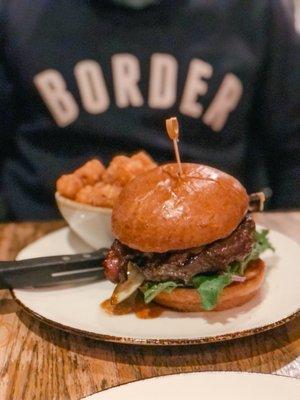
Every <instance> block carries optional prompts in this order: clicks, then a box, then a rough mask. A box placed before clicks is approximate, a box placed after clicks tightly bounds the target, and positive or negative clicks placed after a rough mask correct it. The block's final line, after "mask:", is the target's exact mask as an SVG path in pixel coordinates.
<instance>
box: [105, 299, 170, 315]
mask: <svg viewBox="0 0 300 400" xmlns="http://www.w3.org/2000/svg"><path fill="white" fill-rule="evenodd" d="M101 308H102V309H103V310H104V311H105V312H106V313H107V314H110V315H126V314H133V313H134V314H135V315H136V316H137V317H138V318H140V319H152V318H157V317H159V316H160V315H161V314H162V313H163V311H164V310H165V309H164V307H161V306H159V305H157V304H155V303H150V304H145V302H144V299H143V295H142V294H141V293H134V294H133V295H131V296H130V297H129V298H128V299H126V300H124V301H122V303H119V304H116V305H112V304H111V301H110V299H107V300H104V301H103V302H102V303H101Z"/></svg>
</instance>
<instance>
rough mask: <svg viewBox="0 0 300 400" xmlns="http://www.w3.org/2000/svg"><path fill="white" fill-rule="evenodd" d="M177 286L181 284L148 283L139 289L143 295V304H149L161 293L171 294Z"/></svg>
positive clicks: (171, 282)
mask: <svg viewBox="0 0 300 400" xmlns="http://www.w3.org/2000/svg"><path fill="white" fill-rule="evenodd" d="M177 286H182V285H181V284H177V283H176V282H173V281H166V282H160V283H155V282H148V283H146V284H145V285H144V286H143V287H142V288H141V289H142V291H143V293H144V300H145V303H146V304H148V303H150V302H151V301H152V300H153V299H154V297H156V296H157V295H158V294H159V293H161V292H167V293H171V292H172V290H174V289H175V288H176V287H177Z"/></svg>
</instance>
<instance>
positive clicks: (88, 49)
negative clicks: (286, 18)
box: [5, 0, 265, 217]
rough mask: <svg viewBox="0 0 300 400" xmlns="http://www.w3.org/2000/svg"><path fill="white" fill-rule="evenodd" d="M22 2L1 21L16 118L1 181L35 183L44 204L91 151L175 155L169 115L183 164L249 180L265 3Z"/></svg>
mask: <svg viewBox="0 0 300 400" xmlns="http://www.w3.org/2000/svg"><path fill="white" fill-rule="evenodd" d="M18 3H20V2H19V1H11V2H10V6H9V7H8V10H9V17H8V22H7V25H6V49H5V54H6V57H7V63H8V67H9V69H10V71H13V73H12V74H11V75H12V80H13V83H14V85H15V88H16V90H15V98H16V101H17V107H18V114H19V121H18V127H17V136H16V146H17V153H16V154H17V160H13V161H9V162H8V166H7V174H8V175H7V176H8V177H10V180H11V182H14V181H15V182H17V181H18V182H21V181H22V182H23V183H22V185H23V187H25V186H26V187H31V194H30V196H31V197H32V201H34V199H35V198H36V197H39V198H40V201H41V203H42V202H47V201H49V199H50V197H51V196H52V195H53V191H54V182H55V179H56V178H57V177H58V176H59V175H60V174H61V173H62V172H66V171H69V170H71V169H72V168H74V167H76V166H77V165H78V164H79V163H81V162H82V161H84V160H86V159H87V158H91V157H95V156H96V157H99V158H102V159H103V160H104V161H105V162H108V161H109V160H110V158H111V157H112V156H113V155H114V154H116V153H132V152H134V151H136V150H139V149H145V150H147V151H148V152H149V153H150V154H151V155H152V157H153V158H154V159H156V160H157V161H167V160H171V159H172V158H173V156H172V148H171V145H170V143H169V141H168V139H167V136H166V134H165V127H164V120H165V118H167V117H169V116H177V117H178V119H179V122H180V130H181V138H180V149H181V155H182V159H183V160H184V161H187V162H188V161H195V162H201V163H204V164H209V165H213V166H217V167H220V168H222V169H224V170H226V171H228V172H230V173H232V174H234V175H235V176H237V177H238V178H240V179H242V180H243V179H244V178H245V173H246V172H245V169H246V164H245V159H246V153H247V146H248V144H249V141H250V140H251V138H250V137H249V135H250V134H251V127H250V123H249V116H250V115H251V107H252V101H253V95H254V85H255V84H256V80H257V75H258V71H259V68H260V67H261V63H262V57H263V50H264V45H265V37H264V34H265V32H264V29H265V26H264V23H263V13H264V6H263V5H262V4H261V3H260V2H253V3H257V4H253V5H249V2H247V1H233V0H227V1H209V2H208V1H204V0H203V1H201V0H199V1H190V2H188V1H178V2H174V1H173V2H172V1H163V2H162V3H161V4H160V5H159V6H155V7H150V8H149V9H146V10H142V11H132V10H126V9H123V8H117V7H114V6H111V5H110V4H109V2H101V1H94V2H93V1H79V0H78V1H72V0H57V1H45V0H44V1H42V0H40V1H38V0H30V2H29V1H28V2H25V3H27V5H26V4H23V5H21V6H20V5H19V4H18ZM7 180H9V179H8V178H7ZM12 184H13V183H12ZM8 185H9V183H8ZM45 217H46V215H45Z"/></svg>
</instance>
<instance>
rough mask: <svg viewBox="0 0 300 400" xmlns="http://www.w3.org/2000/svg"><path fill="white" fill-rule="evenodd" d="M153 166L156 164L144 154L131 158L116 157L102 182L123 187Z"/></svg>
mask: <svg viewBox="0 0 300 400" xmlns="http://www.w3.org/2000/svg"><path fill="white" fill-rule="evenodd" d="M155 166H156V164H155V163H154V162H153V161H152V160H151V158H150V157H148V156H147V155H146V153H144V152H140V153H137V154H135V155H134V156H132V157H131V158H129V157H126V156H116V157H114V158H113V159H112V161H111V162H110V164H109V166H108V168H107V169H106V171H105V172H104V174H103V177H102V178H103V181H104V182H107V183H115V184H117V185H119V186H124V185H126V183H128V182H130V181H131V180H132V179H133V178H135V177H136V176H137V175H140V174H141V173H143V172H145V171H148V170H149V169H152V168H154V167H155Z"/></svg>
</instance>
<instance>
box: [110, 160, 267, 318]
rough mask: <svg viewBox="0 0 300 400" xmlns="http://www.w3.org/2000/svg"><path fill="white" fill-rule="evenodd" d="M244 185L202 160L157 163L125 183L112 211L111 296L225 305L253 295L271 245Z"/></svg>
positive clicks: (186, 305)
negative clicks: (254, 215)
mask: <svg viewBox="0 0 300 400" xmlns="http://www.w3.org/2000/svg"><path fill="white" fill-rule="evenodd" d="M249 199H250V197H249V196H248V194H247V192H246V190H245V188H244V187H243V186H242V184H241V183H240V182H239V181H238V180H237V179H235V178H234V177H232V176H230V175H228V174H227V173H224V172H222V171H220V170H218V169H215V168H211V167H209V166H205V165H200V164H191V163H184V164H182V174H181V175H179V174H178V166H177V164H166V165H163V166H159V167H157V168H154V169H152V170H150V171H148V172H146V173H144V174H142V175H140V176H138V177H136V178H135V179H134V180H132V181H131V182H130V183H128V184H127V185H126V186H125V187H124V189H123V190H122V192H121V194H120V196H119V198H118V200H117V202H116V204H115V206H114V209H113V213H112V230H113V233H114V235H115V238H116V239H115V241H114V242H113V244H112V247H111V249H110V251H109V252H108V254H107V257H106V259H105V261H104V269H105V274H106V277H107V279H109V280H110V281H112V282H114V283H116V284H117V286H116V288H115V290H114V293H113V295H112V297H111V302H112V304H117V303H119V302H122V301H123V300H125V299H126V298H128V297H129V296H130V295H131V294H132V293H133V292H135V291H136V290H140V291H141V292H142V293H143V295H144V300H145V302H146V303H149V302H151V301H155V302H157V303H159V304H161V305H163V306H166V307H169V308H172V309H175V310H179V311H209V310H225V309H229V308H232V307H236V306H240V305H242V304H244V303H246V302H247V301H249V300H250V299H252V298H253V297H254V296H255V295H256V294H257V292H258V290H259V288H260V287H261V285H262V283H263V280H264V273H265V264H264V262H263V261H262V260H261V259H260V258H259V256H260V254H261V253H262V252H264V251H265V250H267V249H273V248H272V245H271V244H270V242H269V240H268V237H267V234H268V232H267V231H266V230H263V231H261V232H257V231H256V229H255V222H254V220H253V219H252V217H251V214H250V213H249Z"/></svg>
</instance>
